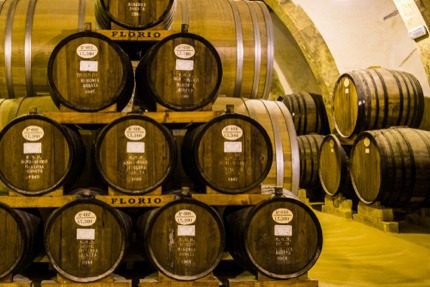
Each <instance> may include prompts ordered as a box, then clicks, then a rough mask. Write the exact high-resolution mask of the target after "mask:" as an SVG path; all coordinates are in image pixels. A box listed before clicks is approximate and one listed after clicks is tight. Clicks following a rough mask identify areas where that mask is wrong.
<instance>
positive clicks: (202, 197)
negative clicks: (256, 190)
mask: <svg viewBox="0 0 430 287" xmlns="http://www.w3.org/2000/svg"><path fill="white" fill-rule="evenodd" d="M271 196H272V195H271V194H221V193H219V194H200V193H194V194H192V197H193V198H194V199H197V200H199V201H201V202H204V203H206V204H209V205H213V206H216V205H219V206H224V205H254V204H257V203H259V202H261V201H263V200H266V199H269V198H270V197H271Z"/></svg>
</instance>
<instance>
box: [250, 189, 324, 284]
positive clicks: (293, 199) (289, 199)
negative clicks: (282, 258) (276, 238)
mask: <svg viewBox="0 0 430 287" xmlns="http://www.w3.org/2000/svg"><path fill="white" fill-rule="evenodd" d="M273 202H290V203H293V204H297V205H299V206H300V207H302V208H303V209H304V210H305V211H306V212H307V214H308V215H309V216H310V218H311V219H312V221H313V223H314V224H315V228H316V232H317V236H318V238H317V246H316V250H315V253H314V255H313V256H312V259H311V260H309V262H308V264H306V266H305V267H304V268H302V270H299V271H296V272H294V273H289V274H275V273H272V272H269V271H268V270H266V269H264V268H262V267H261V266H260V265H259V264H258V263H257V262H256V260H255V259H254V258H253V256H252V254H251V252H250V250H249V246H248V245H246V246H245V251H246V254H247V256H248V258H249V259H250V261H251V264H252V265H253V267H254V268H256V269H257V270H258V271H260V272H261V273H263V274H265V275H267V276H269V277H272V278H276V279H290V278H296V277H299V276H301V275H303V274H305V273H306V272H307V271H308V270H309V269H311V268H312V266H313V265H314V264H315V263H316V262H317V260H318V258H319V256H320V255H321V252H322V246H323V233H322V227H321V223H320V222H319V220H318V217H317V216H316V215H315V213H314V212H313V210H312V209H311V208H310V207H309V206H307V205H306V204H305V203H303V202H302V201H301V200H300V199H298V198H296V196H295V195H283V196H280V197H276V196H275V197H272V198H269V199H266V200H264V201H261V202H260V203H258V204H257V205H255V206H253V207H252V208H251V210H250V212H249V213H248V216H247V218H246V219H245V222H246V224H247V225H249V222H250V221H251V219H252V218H253V217H254V216H255V214H256V213H257V212H258V211H259V210H260V209H261V208H263V207H264V206H265V205H267V204H271V203H273ZM243 238H244V240H247V238H248V229H245V230H244V236H243Z"/></svg>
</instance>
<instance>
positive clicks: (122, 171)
mask: <svg viewBox="0 0 430 287" xmlns="http://www.w3.org/2000/svg"><path fill="white" fill-rule="evenodd" d="M174 141H175V140H174V137H173V135H172V133H171V132H170V131H169V130H168V129H167V128H166V127H165V126H163V125H162V124H160V123H158V122H156V121H155V120H153V119H151V118H149V117H146V116H143V115H139V114H129V115H127V116H124V117H121V118H119V119H116V120H114V121H113V122H111V123H110V124H108V125H106V126H105V127H104V128H103V129H102V130H101V131H100V132H99V133H98V134H97V137H96V140H95V143H94V149H93V150H94V157H93V158H94V162H95V164H96V166H97V170H98V171H99V173H100V175H101V177H102V178H103V180H104V181H105V182H106V183H107V184H108V185H110V186H111V187H113V188H114V189H116V190H118V191H121V192H124V193H127V194H142V193H146V192H149V191H151V190H154V189H155V188H157V187H159V186H160V185H162V184H163V183H164V182H165V181H166V179H167V178H168V177H169V175H170V174H171V173H172V171H173V170H174V168H175V165H176V159H177V154H176V153H177V152H176V145H175V142H174Z"/></svg>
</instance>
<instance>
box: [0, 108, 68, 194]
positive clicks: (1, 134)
mask: <svg viewBox="0 0 430 287" xmlns="http://www.w3.org/2000/svg"><path fill="white" fill-rule="evenodd" d="M32 119H37V120H41V121H45V122H48V123H50V124H51V125H53V126H54V127H55V128H57V130H59V131H60V132H61V133H62V134H63V136H64V139H65V140H66V142H67V144H68V147H69V161H68V163H67V167H66V168H65V172H64V174H63V175H62V176H61V178H59V179H58V180H57V182H56V183H54V184H53V185H52V186H51V187H48V188H45V189H42V190H38V191H28V190H24V189H21V188H18V187H16V186H15V185H13V184H12V183H10V182H9V181H8V180H7V179H6V177H5V175H4V174H3V172H2V169H1V168H0V180H1V181H2V182H3V183H4V184H5V185H6V186H7V187H9V188H10V189H12V190H14V191H16V192H18V193H21V194H24V195H30V196H31V195H33V196H37V195H43V194H46V193H49V192H51V191H54V190H56V189H57V188H59V187H60V186H62V185H63V184H64V183H65V182H67V180H68V179H69V178H70V174H69V171H70V170H71V169H72V166H73V165H74V162H75V152H74V150H73V148H70V147H71V146H73V143H72V140H71V139H70V136H69V135H68V134H67V133H66V130H65V127H63V126H62V125H61V124H60V123H59V122H57V121H55V120H53V119H51V118H49V117H47V116H44V115H41V114H27V115H22V116H19V117H17V118H15V119H13V120H12V121H10V122H9V123H8V124H7V125H6V126H5V127H4V128H3V129H2V130H1V131H0V142H1V141H2V139H3V137H4V135H5V133H6V132H7V131H9V130H10V129H11V128H12V127H13V126H14V125H15V124H17V123H20V122H22V121H25V120H32Z"/></svg>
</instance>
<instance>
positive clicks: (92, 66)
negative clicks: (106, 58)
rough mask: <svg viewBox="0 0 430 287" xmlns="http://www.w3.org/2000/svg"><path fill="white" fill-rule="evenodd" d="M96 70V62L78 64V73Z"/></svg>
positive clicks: (97, 67)
mask: <svg viewBox="0 0 430 287" xmlns="http://www.w3.org/2000/svg"><path fill="white" fill-rule="evenodd" d="M98 70H99V62H98V61H80V63H79V71H81V72H97V71H98Z"/></svg>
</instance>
